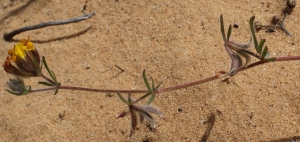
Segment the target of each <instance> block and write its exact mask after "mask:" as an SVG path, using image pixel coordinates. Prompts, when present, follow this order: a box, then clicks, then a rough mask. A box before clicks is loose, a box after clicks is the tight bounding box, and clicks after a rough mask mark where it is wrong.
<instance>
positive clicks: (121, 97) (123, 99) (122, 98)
mask: <svg viewBox="0 0 300 142" xmlns="http://www.w3.org/2000/svg"><path fill="white" fill-rule="evenodd" d="M117 94H118V96H119V98H120V99H121V100H122V101H123V102H124V103H125V104H127V105H129V103H128V102H127V101H126V100H125V98H124V97H123V96H122V95H121V94H120V93H119V92H117Z"/></svg>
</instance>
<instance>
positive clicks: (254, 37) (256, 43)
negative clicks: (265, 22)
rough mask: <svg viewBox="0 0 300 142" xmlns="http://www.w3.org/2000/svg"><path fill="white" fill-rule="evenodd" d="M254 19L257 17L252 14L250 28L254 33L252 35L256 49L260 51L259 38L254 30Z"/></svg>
mask: <svg viewBox="0 0 300 142" xmlns="http://www.w3.org/2000/svg"><path fill="white" fill-rule="evenodd" d="M254 19H255V16H252V17H251V18H250V29H251V33H252V37H253V42H254V46H255V50H256V52H257V53H260V52H259V50H258V42H257V39H256V35H255V30H254V26H253V22H254Z"/></svg>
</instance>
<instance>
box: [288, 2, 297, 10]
mask: <svg viewBox="0 0 300 142" xmlns="http://www.w3.org/2000/svg"><path fill="white" fill-rule="evenodd" d="M286 5H287V6H288V7H289V8H290V9H293V8H294V7H295V6H296V0H288V1H287V2H286Z"/></svg>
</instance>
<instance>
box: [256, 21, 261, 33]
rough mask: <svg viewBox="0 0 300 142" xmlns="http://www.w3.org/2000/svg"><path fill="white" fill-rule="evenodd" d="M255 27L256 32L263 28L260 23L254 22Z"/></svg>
mask: <svg viewBox="0 0 300 142" xmlns="http://www.w3.org/2000/svg"><path fill="white" fill-rule="evenodd" d="M254 27H255V29H256V31H260V30H261V28H262V26H261V23H260V22H258V21H256V22H254Z"/></svg>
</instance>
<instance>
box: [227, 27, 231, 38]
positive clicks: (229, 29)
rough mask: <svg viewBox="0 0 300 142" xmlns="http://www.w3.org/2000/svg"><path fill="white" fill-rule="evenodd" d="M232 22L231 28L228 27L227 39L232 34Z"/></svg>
mask: <svg viewBox="0 0 300 142" xmlns="http://www.w3.org/2000/svg"><path fill="white" fill-rule="evenodd" d="M231 29H232V27H231V24H230V25H229V28H228V32H227V41H229V38H230V35H231Z"/></svg>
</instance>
